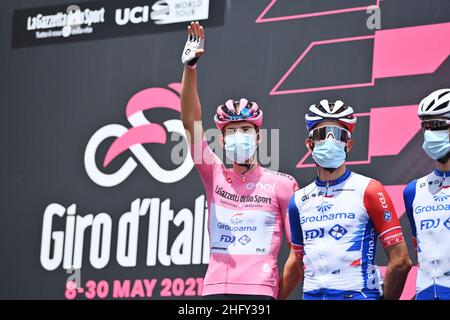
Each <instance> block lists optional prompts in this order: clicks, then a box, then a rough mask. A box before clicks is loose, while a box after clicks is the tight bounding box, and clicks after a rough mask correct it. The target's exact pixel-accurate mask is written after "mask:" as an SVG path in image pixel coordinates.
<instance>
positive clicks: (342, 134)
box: [309, 126, 352, 143]
mask: <svg viewBox="0 0 450 320" xmlns="http://www.w3.org/2000/svg"><path fill="white" fill-rule="evenodd" d="M330 135H331V136H332V137H333V138H334V139H335V140H337V141H341V142H345V143H347V142H348V141H349V140H350V139H351V138H352V135H351V133H350V131H348V130H347V129H344V128H340V127H337V126H324V127H320V128H316V129H314V130H312V131H311V132H310V133H309V137H310V138H311V139H312V140H313V141H314V142H316V141H323V140H326V139H328V138H329V136H330Z"/></svg>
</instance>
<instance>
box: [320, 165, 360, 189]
mask: <svg viewBox="0 0 450 320" xmlns="http://www.w3.org/2000/svg"><path fill="white" fill-rule="evenodd" d="M351 173H352V172H351V171H350V169H347V170H346V171H345V173H344V174H343V175H342V176H340V177H339V178H337V179H336V180H329V181H321V180H320V179H319V178H317V179H316V185H317V186H319V187H326V186H327V185H328V186H335V185H337V184H340V183H342V182H344V181H345V180H347V179H348V177H350V174H351Z"/></svg>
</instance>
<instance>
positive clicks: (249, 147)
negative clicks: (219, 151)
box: [224, 132, 257, 163]
mask: <svg viewBox="0 0 450 320" xmlns="http://www.w3.org/2000/svg"><path fill="white" fill-rule="evenodd" d="M224 141H225V153H226V155H227V157H228V158H229V159H230V160H232V161H233V162H236V163H244V162H245V161H247V160H248V159H250V158H251V157H253V155H254V154H255V152H256V148H257V144H256V135H255V134H254V133H242V132H236V133H232V134H228V135H226V136H225V139H224Z"/></svg>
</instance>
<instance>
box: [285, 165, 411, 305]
mask: <svg viewBox="0 0 450 320" xmlns="http://www.w3.org/2000/svg"><path fill="white" fill-rule="evenodd" d="M289 220H290V226H291V236H292V246H293V248H294V251H295V253H296V256H297V258H298V259H303V263H304V268H305V280H304V287H303V298H304V299H306V300H308V299H311V300H315V299H324V300H328V299H378V298H379V297H380V296H381V295H382V287H381V285H382V278H381V274H380V272H379V269H378V267H377V266H376V265H375V261H374V260H375V254H376V244H377V238H379V239H380V241H381V244H382V245H383V246H384V247H387V246H390V245H393V244H397V243H401V242H403V241H404V239H403V234H402V230H401V227H400V224H399V221H398V218H397V215H396V213H395V209H394V206H393V204H392V201H391V199H390V198H389V195H388V194H387V193H386V191H385V189H384V187H383V185H382V184H381V183H379V182H378V181H376V180H373V179H370V178H367V177H364V176H362V175H359V174H356V173H352V172H351V171H350V170H347V171H346V172H345V174H344V175H343V176H341V177H340V178H338V179H337V180H333V181H328V182H322V181H320V180H319V179H316V181H315V182H313V183H311V184H309V185H308V186H306V187H305V188H303V189H300V190H299V191H297V192H296V193H295V194H294V196H293V197H292V199H291V201H290V203H289Z"/></svg>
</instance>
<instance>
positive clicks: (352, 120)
mask: <svg viewBox="0 0 450 320" xmlns="http://www.w3.org/2000/svg"><path fill="white" fill-rule="evenodd" d="M327 120H336V121H338V122H339V123H341V124H342V125H344V126H345V127H346V128H347V129H348V130H349V131H350V132H353V130H354V129H355V126H356V117H355V116H354V115H353V108H352V107H350V106H348V105H346V104H345V103H344V102H342V101H341V100H337V101H336V102H328V100H325V99H324V100H322V101H320V103H319V104H313V105H311V106H310V107H309V113H307V114H305V122H306V128H307V129H308V131H311V130H312V129H313V127H314V126H315V125H316V124H318V123H320V122H323V121H327Z"/></svg>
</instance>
